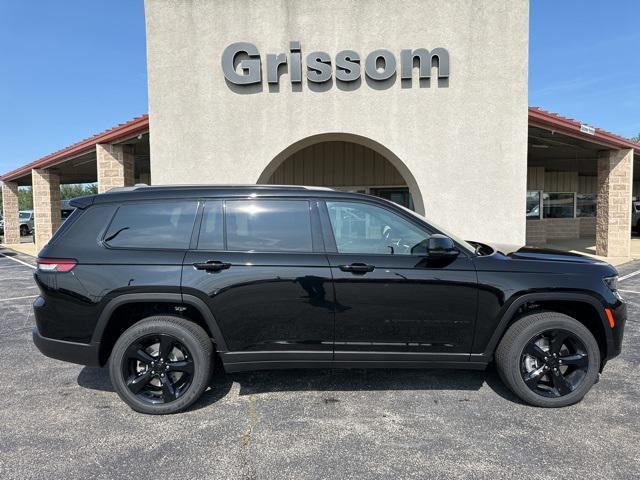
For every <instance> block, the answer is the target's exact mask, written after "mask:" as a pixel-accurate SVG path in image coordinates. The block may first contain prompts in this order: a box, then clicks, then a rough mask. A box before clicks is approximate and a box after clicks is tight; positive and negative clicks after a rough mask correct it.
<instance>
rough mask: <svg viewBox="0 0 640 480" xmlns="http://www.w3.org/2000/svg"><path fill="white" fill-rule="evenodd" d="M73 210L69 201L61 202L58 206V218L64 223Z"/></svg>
mask: <svg viewBox="0 0 640 480" xmlns="http://www.w3.org/2000/svg"><path fill="white" fill-rule="evenodd" d="M74 210H75V209H74V208H73V207H72V206H71V200H62V202H61V205H60V218H61V219H62V221H63V222H64V221H65V220H66V219H67V218H69V216H70V215H71V214H72V213H73V211H74Z"/></svg>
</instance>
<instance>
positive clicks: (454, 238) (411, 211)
mask: <svg viewBox="0 0 640 480" xmlns="http://www.w3.org/2000/svg"><path fill="white" fill-rule="evenodd" d="M398 206H399V207H400V208H402V209H403V210H404V211H406V212H409V213H410V214H411V215H413V216H414V217H417V218H419V219H420V220H422V221H423V222H427V223H428V224H429V225H431V226H432V227H433V228H435V229H436V230H438V231H440V232H441V233H443V234H444V235H446V236H447V237H449V238H451V239H452V240H453V241H454V242H456V243H458V244H460V245H461V246H462V247H464V248H466V249H467V250H469V251H470V252H475V250H476V248H475V247H474V246H473V245H471V244H470V243H468V242H467V241H465V240H462V239H461V238H458V237H457V236H455V235H452V234H451V233H449V232H447V231H446V230H445V229H444V228H441V227H440V226H438V225H436V224H435V223H433V222H432V221H431V220H427V218H426V217H424V216H422V215H420V214H419V213H416V212H414V211H413V210H410V209H408V208H407V207H405V206H403V205H398Z"/></svg>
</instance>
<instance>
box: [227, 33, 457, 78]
mask: <svg viewBox="0 0 640 480" xmlns="http://www.w3.org/2000/svg"><path fill="white" fill-rule="evenodd" d="M266 57H267V83H270V84H277V83H279V82H280V75H281V73H280V66H282V65H287V66H288V74H289V79H290V81H291V83H292V84H293V83H302V52H301V47H300V42H297V41H294V42H290V43H289V55H288V56H287V54H286V53H278V54H275V53H269V54H267V56H266ZM239 59H240V60H239ZM434 59H437V61H438V62H437V66H438V78H448V77H449V52H448V51H447V50H446V49H444V48H434V49H433V50H431V51H429V50H427V49H426V48H418V49H416V50H410V49H407V50H401V51H400V78H402V79H403V80H410V79H411V77H412V74H413V69H414V68H415V67H417V68H418V71H419V78H420V79H425V78H431V66H432V64H433V61H434ZM305 63H306V67H307V72H306V74H307V80H308V81H309V82H312V83H324V82H328V81H329V80H331V77H332V75H333V72H334V71H333V64H334V63H335V76H336V79H337V80H339V81H342V82H355V81H356V80H358V79H359V78H360V76H361V70H362V67H361V65H360V55H359V54H358V52H355V51H353V50H342V51H341V52H338V53H337V54H336V56H335V60H334V61H333V62H332V60H331V56H330V55H329V54H328V53H326V52H312V53H310V54H309V55H307V57H306V62H305ZM396 70H397V62H396V57H395V55H394V54H393V53H392V52H390V51H389V50H384V49H380V50H374V51H373V52H371V53H369V54H368V55H367V56H366V58H365V61H364V73H365V75H366V76H367V77H368V78H370V79H371V80H374V81H383V80H387V79H389V78H391V77H393V76H394V75H395V74H396ZM222 72H223V73H224V77H225V78H226V79H227V81H229V82H231V83H233V84H235V85H252V84H255V83H262V58H261V56H260V52H259V51H258V48H257V47H256V46H255V45H254V44H252V43H248V42H237V43H232V44H231V45H229V46H228V47H227V48H225V49H224V52H222ZM240 72H241V73H240Z"/></svg>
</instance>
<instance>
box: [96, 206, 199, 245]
mask: <svg viewBox="0 0 640 480" xmlns="http://www.w3.org/2000/svg"><path fill="white" fill-rule="evenodd" d="M197 210H198V203H197V202H196V201H173V202H154V203H130V204H124V205H121V206H120V207H119V208H118V210H117V211H116V213H115V215H114V217H113V220H112V221H111V224H110V225H109V227H108V228H107V231H106V233H105V235H104V238H103V241H104V243H105V244H106V245H108V246H109V247H113V248H176V249H187V248H189V242H190V240H191V233H192V231H193V225H194V222H195V218H196V212H197Z"/></svg>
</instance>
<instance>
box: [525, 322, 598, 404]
mask: <svg viewBox="0 0 640 480" xmlns="http://www.w3.org/2000/svg"><path fill="white" fill-rule="evenodd" d="M588 368H589V355H588V354H587V350H586V347H585V345H584V343H583V342H582V341H581V340H580V338H578V337H577V336H576V335H575V334H573V333H571V332H569V331H567V330H562V329H553V330H547V331H545V332H542V333H541V334H539V335H536V336H535V337H533V338H531V339H530V340H529V342H528V343H527V344H526V346H525V348H524V350H523V352H522V356H521V359H520V373H521V375H522V379H523V380H524V383H525V384H526V385H527V387H529V388H530V389H531V391H533V392H535V393H537V394H538V395H542V396H544V397H561V396H564V395H568V394H569V393H571V392H573V391H575V389H576V388H578V386H579V385H580V383H581V382H582V381H583V380H584V379H585V377H586V375H587V370H588Z"/></svg>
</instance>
